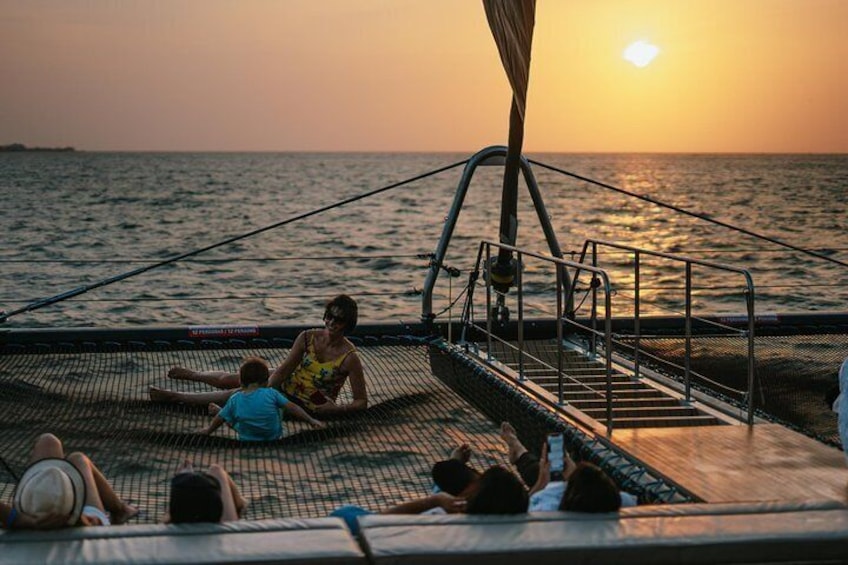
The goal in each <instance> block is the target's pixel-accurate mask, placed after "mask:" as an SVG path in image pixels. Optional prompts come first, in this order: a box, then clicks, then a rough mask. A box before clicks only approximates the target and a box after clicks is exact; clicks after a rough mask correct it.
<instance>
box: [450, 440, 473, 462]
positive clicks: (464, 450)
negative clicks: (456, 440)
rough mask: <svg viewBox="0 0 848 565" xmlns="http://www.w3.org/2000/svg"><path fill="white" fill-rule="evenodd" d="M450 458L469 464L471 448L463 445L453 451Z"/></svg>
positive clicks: (465, 444)
mask: <svg viewBox="0 0 848 565" xmlns="http://www.w3.org/2000/svg"><path fill="white" fill-rule="evenodd" d="M450 458H451V459H456V460H457V461H461V462H463V463H468V461H469V459H471V447H470V446H469V445H468V444H467V443H463V444H462V445H460V446H458V447H456V449H454V450H453V451H451V454H450Z"/></svg>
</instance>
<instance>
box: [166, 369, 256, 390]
mask: <svg viewBox="0 0 848 565" xmlns="http://www.w3.org/2000/svg"><path fill="white" fill-rule="evenodd" d="M168 378H169V379H177V380H183V381H195V382H199V383H206V384H208V385H209V386H214V387H215V388H221V389H231V388H238V387H240V386H241V380H240V379H239V376H238V373H227V372H226V371H192V370H191V369H186V368H184V367H171V370H170V371H168Z"/></svg>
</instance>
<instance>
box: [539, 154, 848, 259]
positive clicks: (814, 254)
mask: <svg viewBox="0 0 848 565" xmlns="http://www.w3.org/2000/svg"><path fill="white" fill-rule="evenodd" d="M528 161H529V162H530V163H532V164H534V165H538V166H539V167H542V168H543V169H548V170H549V171H554V172H556V173H560V174H563V175H565V176H568V177H571V178H573V179H577V180H581V181H583V182H588V183H590V184H594V185H595V186H599V187H601V188H606V189H607V190H612V191H614V192H618V193H619V194H624V195H625V196H631V197H633V198H638V199H639V200H644V201H645V202H650V203H651V204H655V205H656V206H660V207H662V208H668V209H669V210H673V211H675V212H678V213H680V214H684V215H686V216H691V217H693V218H697V219H699V220H703V221H705V222H710V223H712V224H715V225H717V226H721V227H723V228H727V229H730V230H734V231H737V232H739V233H743V234H745V235H749V236H751V237H754V238H757V239H761V240H763V241H768V242H769V243H774V244H775V245H780V246H782V247H786V248H788V249H792V250H794V251H798V252H800V253H804V254H806V255H810V256H812V257H816V258H818V259H824V260H825V261H830V262H831V263H836V264H837V265H841V266H843V267H848V263H846V262H845V261H840V260H839V259H834V258H833V257H828V256H827V255H824V254H822V253H818V252H816V251H812V250H810V249H805V248H803V247H798V246H797V245H793V244H791V243H788V242H785V241H781V240H779V239H776V238H773V237H770V236H767V235H762V234H759V233H757V232H753V231H751V230H748V229H745V228H740V227H739V226H734V225H733V224H728V223H727V222H723V221H721V220H716V219H713V218H710V217H709V216H707V215H705V214H698V213H695V212H690V211H689V210H686V209H684V208H680V207H679V206H675V205H673V204H667V203H665V202H662V201H661V200H656V199H654V198H651V197H650V196H645V195H642V194H636V193H635V192H630V191H628V190H624V189H623V188H618V187H616V186H612V185H611V184H607V183H604V182H601V181H597V180H594V179H590V178H589V177H584V176H582V175H578V174H576V173H571V172H569V171H566V170H565V169H560V168H559V167H554V166H553V165H547V164H545V163H542V162H540V161H535V160H533V159H528Z"/></svg>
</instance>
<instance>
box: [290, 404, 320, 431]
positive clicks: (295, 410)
mask: <svg viewBox="0 0 848 565" xmlns="http://www.w3.org/2000/svg"><path fill="white" fill-rule="evenodd" d="M284 410H286V411H287V412H291V413H292V414H294V415H295V417H296V418H297V419H299V420H303V421H304V422H308V423H309V425H310V426H312V427H313V428H317V429H319V430H320V429H323V428H326V427H327V424H325V423H324V422H322V421H321V420H316V419H315V418H313V417H312V416H310V415H309V414H308V413H307V412H306V410H304V409H303V408H301V407H300V406H298V405H297V404H295V403H294V402H287V403H286V404H285V406H284Z"/></svg>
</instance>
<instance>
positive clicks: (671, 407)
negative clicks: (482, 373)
mask: <svg viewBox="0 0 848 565" xmlns="http://www.w3.org/2000/svg"><path fill="white" fill-rule="evenodd" d="M524 349H525V352H526V353H525V354H524V355H523V356H522V359H520V360H519V354H518V349H517V348H516V347H515V345H514V344H513V345H512V346H510V345H506V344H502V345H501V346H497V345H496V342H494V343H493V350H492V355H491V357H493V358H495V359H497V360H498V361H499V362H500V363H501V364H503V365H505V366H506V367H508V368H509V369H510V370H511V371H513V372H514V373H515V374H516V375H523V378H524V379H526V380H528V381H530V382H532V383H534V384H536V385H538V386H539V387H541V388H542V389H544V390H545V391H546V392H548V393H549V394H550V395H552V396H553V398H555V399H557V400H559V387H560V385H559V379H558V378H557V365H558V361H557V355H558V352H557V346H556V342H555V341H551V340H546V341H533V342H525V344H524ZM562 371H563V379H562V403H561V404H564V405H568V406H571V407H572V408H574V409H576V410H579V411H580V412H582V413H583V414H585V415H586V416H588V417H589V418H591V419H593V420H595V421H596V422H598V423H600V424H602V425H604V426H606V425H607V395H606V392H607V375H606V367H605V364H604V363H603V362H602V361H600V360H597V359H593V358H592V357H591V356H590V355H589V354H587V353H584V352H582V351H579V350H576V349H564V350H563V351H562ZM610 380H611V389H612V417H613V422H612V423H613V427H614V428H616V429H622V428H664V427H686V426H715V425H721V424H725V423H726V422H724V421H722V420H721V419H720V418H718V417H717V416H716V415H715V414H713V413H708V412H706V411H704V410H702V409H700V408H698V407H696V406H693V405H692V404H687V403H686V402H685V401H684V400H683V398H682V396H681V395H677V394H676V393H674V392H673V391H671V390H669V389H667V388H666V387H664V386H659V385H656V384H654V383H652V382H651V381H649V380H648V379H645V378H636V377H635V376H634V374H633V372H632V371H629V370H628V369H625V368H623V367H616V366H613V370H612V374H611V379H610Z"/></svg>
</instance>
